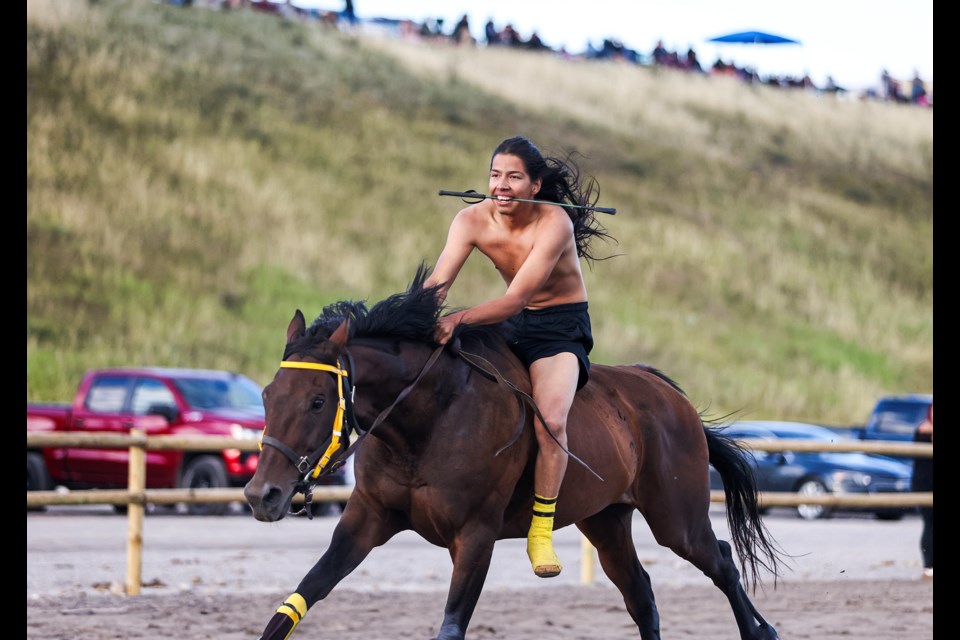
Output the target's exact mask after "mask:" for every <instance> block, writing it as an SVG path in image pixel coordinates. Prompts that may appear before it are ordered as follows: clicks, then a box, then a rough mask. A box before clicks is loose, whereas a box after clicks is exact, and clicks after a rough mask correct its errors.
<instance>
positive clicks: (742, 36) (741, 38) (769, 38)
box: [707, 31, 800, 44]
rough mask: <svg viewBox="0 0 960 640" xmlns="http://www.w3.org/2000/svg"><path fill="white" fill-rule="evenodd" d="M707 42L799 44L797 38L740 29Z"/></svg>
mask: <svg viewBox="0 0 960 640" xmlns="http://www.w3.org/2000/svg"><path fill="white" fill-rule="evenodd" d="M707 42H730V43H736V44H800V41H799V40H791V39H790V38H784V37H783V36H778V35H774V34H772V33H764V32H763V31H741V32H739V33H729V34H727V35H725V36H717V37H716V38H710V39H709V40H707Z"/></svg>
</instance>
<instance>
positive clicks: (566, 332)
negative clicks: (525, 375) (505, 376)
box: [508, 302, 593, 390]
mask: <svg viewBox="0 0 960 640" xmlns="http://www.w3.org/2000/svg"><path fill="white" fill-rule="evenodd" d="M508 324H509V326H510V329H511V331H512V335H511V337H510V348H511V349H512V350H513V352H514V353H515V354H517V357H518V358H520V360H522V361H523V364H524V365H525V366H526V367H527V368H528V369H529V368H530V365H531V364H533V363H534V362H535V361H536V360H539V359H540V358H549V357H550V356H555V355H557V354H558V353H564V352H568V351H569V352H570V353H572V354H573V355H575V356H577V359H578V360H579V361H580V378H579V380H578V381H577V390H580V389H582V388H583V385H585V384H587V379H588V378H589V377H590V358H589V357H588V356H589V355H590V350H591V349H593V334H592V333H591V328H590V312H589V311H588V310H587V303H586V302H573V303H570V304H558V305H556V306H553V307H546V308H543V309H524V310H523V311H521V312H520V313H519V314H517V315H516V316H514V317H513V318H511V319H510V320H509V321H508Z"/></svg>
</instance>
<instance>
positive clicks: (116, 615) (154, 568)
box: [27, 509, 933, 640]
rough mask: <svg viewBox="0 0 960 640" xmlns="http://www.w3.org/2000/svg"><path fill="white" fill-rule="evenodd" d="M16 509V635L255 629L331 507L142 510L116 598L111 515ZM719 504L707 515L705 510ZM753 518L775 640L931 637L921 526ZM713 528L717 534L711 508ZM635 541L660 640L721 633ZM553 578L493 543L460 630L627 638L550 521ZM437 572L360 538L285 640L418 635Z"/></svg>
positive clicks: (433, 614)
mask: <svg viewBox="0 0 960 640" xmlns="http://www.w3.org/2000/svg"><path fill="white" fill-rule="evenodd" d="M68 511H69V510H67V509H64V510H63V512H54V513H44V514H33V513H31V514H28V516H27V637H28V638H38V639H39V638H45V639H53V640H67V639H70V640H85V639H89V640H93V639H97V640H99V639H103V638H177V639H178V640H193V639H201V638H217V639H218V640H239V639H241V638H251V639H252V638H256V637H258V635H259V633H260V631H261V630H262V629H263V625H264V624H265V623H266V621H267V620H268V619H269V618H270V616H271V615H272V613H273V611H274V610H275V609H276V607H277V605H278V604H279V603H280V602H281V601H282V599H283V598H284V597H285V596H286V595H288V594H289V593H290V592H292V591H293V590H294V589H295V588H296V584H297V582H298V581H299V579H300V578H301V577H302V575H303V574H304V573H305V572H306V570H307V569H308V568H309V566H311V565H312V564H313V562H314V561H315V560H316V559H317V558H318V557H319V555H320V553H322V551H323V549H324V548H325V546H326V541H327V540H328V539H329V534H330V531H331V530H332V527H333V525H334V524H335V521H336V517H335V516H328V517H323V518H317V519H314V520H313V521H307V520H306V519H303V518H294V519H288V520H284V521H283V522H280V523H276V524H272V525H267V524H263V523H258V522H256V521H254V520H253V519H252V518H251V517H249V516H245V515H235V516H226V517H220V518H197V517H193V518H190V517H180V516H171V515H148V516H147V519H146V522H145V525H144V556H143V565H142V578H143V582H144V585H145V586H144V588H143V592H142V595H140V596H136V597H130V596H123V595H117V593H116V592H122V584H123V582H124V579H125V576H126V519H125V518H124V517H122V516H115V515H112V514H110V513H109V512H103V513H92V514H91V513H87V514H78V513H77V512H76V511H73V512H68ZM718 513H719V512H718ZM767 523H768V527H770V529H771V532H772V533H773V534H774V536H775V537H776V539H777V540H778V541H779V542H780V544H781V546H783V548H784V549H785V550H786V551H787V552H789V553H791V554H793V555H794V556H796V557H795V558H794V560H793V561H792V564H793V570H792V571H790V572H788V573H787V574H785V576H784V578H783V579H782V580H781V582H780V583H779V585H778V586H777V588H776V589H773V585H772V583H771V584H767V586H766V589H765V590H764V591H759V590H758V592H757V593H756V594H755V596H754V601H755V603H756V604H757V606H758V609H759V610H760V611H761V613H763V614H764V615H765V616H766V617H767V619H768V620H769V622H770V623H772V624H773V625H774V626H775V627H777V629H778V631H779V632H780V635H781V637H782V638H783V639H784V640H787V639H798V638H810V639H813V638H817V639H823V638H844V639H863V640H867V639H869V640H926V639H928V638H932V637H933V583H932V582H930V581H922V580H920V579H919V575H920V564H919V550H918V548H917V545H918V540H919V532H920V522H919V520H918V519H917V518H915V517H908V518H907V519H905V520H904V521H902V522H896V523H891V522H879V521H875V520H871V519H867V518H837V519H834V520H829V521H824V522H815V523H811V522H801V521H799V520H797V519H795V518H793V517H792V516H790V515H789V514H786V512H785V513H784V515H776V514H774V515H771V516H768V518H767ZM714 527H715V528H716V530H717V532H718V535H720V536H722V537H724V536H725V535H726V527H725V525H724V524H723V521H722V518H721V517H719V516H718V515H717V516H715V517H714ZM634 538H635V540H636V541H637V548H638V553H639V555H640V559H641V561H642V562H643V563H644V566H645V567H646V569H647V570H648V572H649V573H650V575H651V578H652V580H653V584H654V590H655V592H656V597H657V603H658V606H659V609H660V616H661V630H662V632H663V637H664V638H665V639H669V638H697V639H700V638H709V639H713V640H727V639H730V640H736V639H737V638H739V634H738V633H737V630H736V625H735V623H734V621H733V617H732V615H731V613H730V609H729V606H728V605H727V603H726V600H725V599H724V597H723V596H722V594H721V593H720V592H719V591H718V590H717V589H715V588H714V587H713V586H712V585H711V584H709V582H708V581H707V580H706V578H704V577H703V576H702V575H701V574H699V572H697V571H696V570H695V569H693V568H692V567H690V566H689V565H687V564H686V563H685V562H684V561H682V560H680V559H679V558H677V557H676V556H674V555H673V554H672V553H671V552H669V551H668V550H665V549H662V548H661V547H659V546H658V545H656V544H655V543H654V542H653V541H652V540H651V539H650V535H649V532H648V531H647V529H646V528H645V525H644V523H643V521H642V520H641V519H639V517H638V519H637V520H636V521H635V526H634ZM557 546H558V553H559V554H560V556H561V558H562V559H563V561H564V563H565V569H564V572H563V574H561V575H560V576H558V577H557V578H554V579H551V580H540V579H537V578H535V577H534V576H532V574H531V573H530V570H529V566H528V565H527V561H526V557H525V553H524V551H523V542H522V541H515V540H508V541H502V542H501V543H498V546H497V549H496V551H495V553H494V562H493V565H492V566H491V570H490V574H489V577H488V579H487V583H486V589H485V591H484V593H483V595H482V597H481V599H480V602H479V604H478V607H477V611H476V613H475V615H474V617H473V620H472V622H471V626H470V630H469V633H468V638H472V639H474V640H477V639H481V640H494V639H507V638H509V639H511V640H512V639H527V638H550V639H551V640H553V639H556V640H580V639H583V640H586V639H590V640H607V639H610V640H612V639H616V638H637V637H639V636H638V634H637V631H636V627H635V626H634V625H633V623H632V621H631V620H630V618H629V616H628V615H627V613H626V610H625V608H624V605H623V602H622V599H621V598H620V595H619V593H618V592H617V591H616V590H615V589H614V588H613V587H612V586H611V585H610V583H609V582H608V581H607V580H606V578H605V577H604V576H603V575H602V573H601V572H600V571H599V569H596V574H595V575H594V577H593V580H592V584H583V583H582V579H583V575H582V573H581V571H582V570H583V569H584V568H585V567H587V568H589V567H591V566H592V560H591V559H590V557H589V556H588V557H587V560H588V562H587V564H586V565H583V566H581V563H580V561H581V551H582V549H583V548H582V547H581V543H580V537H579V533H578V532H577V531H576V530H575V529H573V528H567V529H564V530H562V531H560V532H558V533H557ZM448 579H449V560H448V559H447V556H446V551H445V550H444V549H438V548H436V547H432V546H430V545H428V544H427V543H425V542H423V541H422V540H420V539H419V538H418V537H416V536H414V535H412V534H411V535H409V536H408V535H406V534H404V535H401V536H398V537H397V538H395V539H394V540H392V541H391V542H390V543H388V544H387V545H386V546H384V547H383V548H381V549H377V550H375V551H374V552H373V553H372V554H371V556H370V557H369V558H367V560H366V561H365V562H364V563H363V564H361V566H360V567H359V569H358V570H357V571H356V572H354V573H353V574H351V575H350V576H348V577H347V579H346V580H344V582H343V583H341V585H340V586H339V587H338V588H337V589H335V590H334V592H333V593H332V594H331V596H330V597H329V598H327V600H326V601H324V602H321V603H319V604H318V605H317V606H315V607H314V608H313V609H312V610H311V611H310V613H309V614H308V615H307V617H306V618H305V619H304V621H303V623H302V624H301V625H300V627H299V628H298V629H297V631H296V632H295V633H294V634H293V640H295V639H296V638H302V639H306V638H337V639H344V640H350V639H360V638H364V639H366V640H369V639H370V638H373V639H375V640H377V639H382V640H393V639H395V638H419V639H426V638H431V637H433V636H432V634H433V633H435V632H436V630H437V628H438V626H439V622H440V620H441V617H442V611H443V604H444V600H445V597H446V588H447V581H448Z"/></svg>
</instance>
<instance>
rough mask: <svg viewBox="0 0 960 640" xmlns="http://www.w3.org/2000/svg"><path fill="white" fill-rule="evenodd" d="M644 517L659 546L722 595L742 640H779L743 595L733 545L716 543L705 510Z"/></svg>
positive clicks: (655, 514)
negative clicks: (685, 562) (670, 552)
mask: <svg viewBox="0 0 960 640" xmlns="http://www.w3.org/2000/svg"><path fill="white" fill-rule="evenodd" d="M644 517H645V518H646V520H647V523H648V524H649V525H650V531H651V532H652V533H653V535H654V537H655V538H656V539H657V542H658V543H660V544H661V545H663V546H665V547H669V548H670V549H671V550H672V551H673V552H674V553H676V554H677V555H678V556H680V557H681V558H683V559H685V560H687V561H689V562H690V563H691V564H693V566H695V567H696V568H698V569H700V571H702V572H703V574H704V575H705V576H707V577H708V578H710V580H712V581H713V584H715V585H716V586H717V588H718V589H720V590H721V591H722V592H723V594H724V595H725V596H726V597H727V600H728V601H729V602H730V607H731V609H733V615H734V617H735V618H736V621H737V627H738V628H739V630H740V637H741V638H742V639H743V640H779V638H780V636H779V635H777V631H776V629H774V628H773V627H772V626H771V625H770V624H768V623H767V621H766V620H764V619H763V616H761V615H760V613H759V612H758V611H757V609H756V607H754V606H753V603H752V602H751V601H750V598H749V597H748V596H747V593H746V591H744V589H743V585H742V584H741V583H740V571H739V570H738V569H737V564H736V562H735V561H734V559H733V553H732V551H731V549H730V545H729V544H728V543H727V542H726V541H724V540H718V539H717V536H716V535H715V534H714V532H713V526H712V525H711V523H710V518H709V515H708V513H707V509H706V508H704V510H703V514H702V515H700V516H694V514H692V513H689V512H686V511H684V510H682V509H681V510H673V511H672V512H670V513H666V512H663V511H661V512H648V513H644ZM684 522H686V525H684V524H683V523H684Z"/></svg>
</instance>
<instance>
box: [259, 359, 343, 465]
mask: <svg viewBox="0 0 960 640" xmlns="http://www.w3.org/2000/svg"><path fill="white" fill-rule="evenodd" d="M280 367H281V368H283V369H310V370H312V371H326V372H328V373H332V374H334V375H336V376H337V394H338V395H339V396H340V398H339V400H338V401H337V415H336V417H335V418H334V419H333V435H332V436H331V438H330V446H328V447H327V450H326V451H325V452H324V454H323V456H321V457H320V460H318V461H317V466H316V467H314V469H313V472H312V473H311V474H310V477H311V478H317V477H318V476H319V475H320V472H321V471H323V470H324V469H325V468H326V466H327V463H328V462H330V456H332V455H333V454H334V453H335V452H336V451H338V450H339V449H340V436H341V434H342V433H343V413H344V411H346V408H347V398H346V396H344V395H343V379H344V378H346V377H347V376H348V375H349V374H348V373H347V370H346V369H344V368H343V366H342V364H341V362H340V359H339V358H337V366H333V365H330V364H322V363H320V362H299V361H294V360H283V361H281V362H280ZM266 432H267V425H266V424H264V425H263V433H262V434H260V450H261V451H262V450H263V436H264V434H266Z"/></svg>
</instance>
